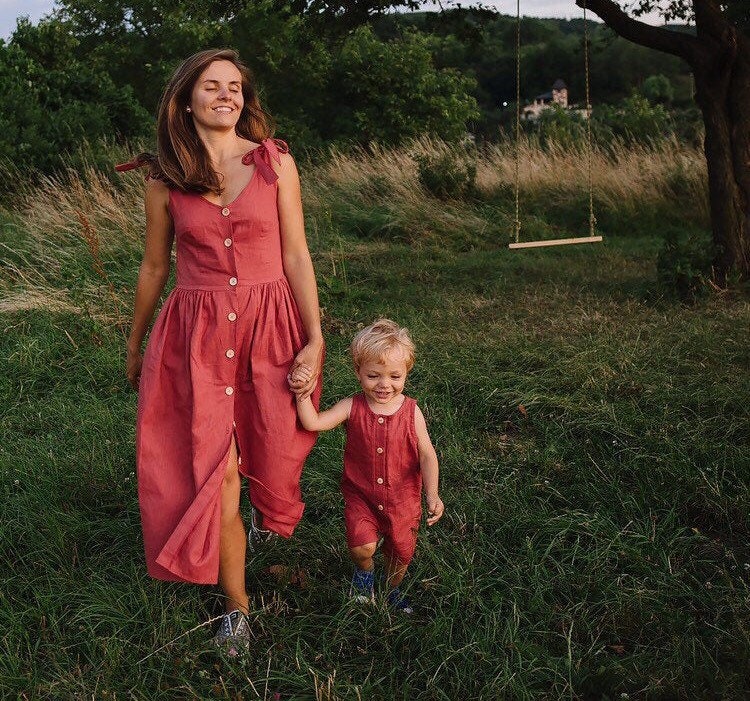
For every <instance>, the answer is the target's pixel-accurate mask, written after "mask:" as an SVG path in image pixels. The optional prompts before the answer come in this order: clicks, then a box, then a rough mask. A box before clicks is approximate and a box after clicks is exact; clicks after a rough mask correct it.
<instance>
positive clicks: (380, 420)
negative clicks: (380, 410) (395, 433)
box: [378, 416, 385, 424]
mask: <svg viewBox="0 0 750 701" xmlns="http://www.w3.org/2000/svg"><path fill="white" fill-rule="evenodd" d="M383 421H385V419H384V418H383V417H382V416H378V423H379V424H382V423H383Z"/></svg>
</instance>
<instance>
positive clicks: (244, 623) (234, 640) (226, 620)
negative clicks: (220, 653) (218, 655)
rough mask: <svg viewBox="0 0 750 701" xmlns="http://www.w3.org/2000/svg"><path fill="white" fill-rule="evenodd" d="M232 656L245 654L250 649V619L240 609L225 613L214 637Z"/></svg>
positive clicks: (216, 643)
mask: <svg viewBox="0 0 750 701" xmlns="http://www.w3.org/2000/svg"><path fill="white" fill-rule="evenodd" d="M213 642H214V645H216V646H217V647H220V648H223V649H224V651H225V652H226V654H227V655H229V656H230V657H239V656H240V655H244V654H245V653H246V652H247V651H248V650H249V649H250V621H248V620H247V616H246V615H245V614H244V613H242V611H240V610H239V609H235V610H234V611H230V612H229V613H225V614H224V615H223V616H222V617H221V623H219V628H218V630H217V631H216V635H214V638H213Z"/></svg>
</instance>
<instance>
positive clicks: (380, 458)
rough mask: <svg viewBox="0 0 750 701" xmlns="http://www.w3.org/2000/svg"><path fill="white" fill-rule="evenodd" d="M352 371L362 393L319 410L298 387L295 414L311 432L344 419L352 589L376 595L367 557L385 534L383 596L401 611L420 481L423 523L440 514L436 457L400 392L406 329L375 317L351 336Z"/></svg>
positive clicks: (406, 359)
mask: <svg viewBox="0 0 750 701" xmlns="http://www.w3.org/2000/svg"><path fill="white" fill-rule="evenodd" d="M350 350H351V354H352V359H353V361H354V371H355V372H356V374H357V379H358V380H359V384H360V385H361V387H362V392H361V393H359V394H355V395H354V396H353V397H348V398H346V399H342V400H341V401H339V402H338V403H336V404H334V405H333V406H332V407H331V408H330V409H327V410H326V411H322V412H320V413H318V412H317V411H316V410H315V407H314V406H313V403H312V401H311V400H310V398H309V397H305V396H304V394H301V393H300V394H297V413H298V415H299V418H300V421H301V423H302V425H303V426H304V427H305V428H306V429H308V430H309V431H327V430H329V429H332V428H334V427H336V426H338V425H339V424H341V423H343V422H346V448H345V451H344V472H343V475H342V477H341V491H342V493H343V495H344V503H345V507H344V518H345V521H346V539H347V544H348V546H349V553H350V555H351V558H352V560H353V562H354V565H355V570H354V575H353V576H352V594H353V595H354V596H355V598H356V599H357V600H359V601H364V600H368V601H369V600H372V599H373V596H374V593H373V592H374V562H373V556H374V555H375V550H376V548H377V546H378V541H379V539H380V538H381V537H382V539H383V553H384V555H385V562H386V574H387V582H388V586H389V587H390V591H389V593H388V603H389V604H390V605H391V606H392V607H394V608H396V609H398V610H400V611H403V612H404V613H411V612H412V609H411V607H410V605H409V602H408V601H407V599H406V597H404V596H403V594H402V593H401V592H400V590H399V588H398V585H399V584H400V583H401V581H402V580H403V578H404V575H405V574H406V568H407V567H408V565H409V562H410V561H411V559H412V557H413V555H414V550H415V547H416V543H417V531H418V529H419V521H420V518H421V515H422V505H421V499H422V494H421V492H422V486H423V485H424V491H425V496H426V499H427V511H428V518H427V525H428V526H432V525H433V524H434V523H436V522H437V521H438V520H439V519H440V517H441V516H442V515H443V509H444V506H443V502H442V501H441V499H440V496H439V495H438V460H437V455H436V453H435V448H433V446H432V442H431V441H430V436H429V435H428V433H427V425H426V424H425V420H424V416H423V415H422V412H421V411H420V409H419V407H418V406H417V404H416V402H415V401H414V400H413V399H411V398H410V397H407V396H406V395H405V394H403V390H404V383H405V382H406V377H407V375H408V373H409V371H410V370H411V369H412V367H413V365H414V343H413V342H412V340H411V338H409V334H408V332H407V330H406V329H404V328H401V327H399V326H398V325H397V324H395V323H394V322H393V321H390V320H389V319H380V320H379V321H376V322H375V323H374V324H372V325H370V326H368V327H367V328H364V329H362V330H361V331H360V332H359V333H358V334H357V335H356V336H355V337H354V340H353V341H352V345H351V348H350ZM310 376H311V375H310V368H308V367H306V366H304V365H301V366H299V367H298V368H297V369H295V371H294V372H293V373H292V375H291V376H290V378H289V384H290V387H291V388H292V390H295V389H298V388H299V387H301V386H303V385H304V383H305V382H306V381H307V379H308V378H309V377H310Z"/></svg>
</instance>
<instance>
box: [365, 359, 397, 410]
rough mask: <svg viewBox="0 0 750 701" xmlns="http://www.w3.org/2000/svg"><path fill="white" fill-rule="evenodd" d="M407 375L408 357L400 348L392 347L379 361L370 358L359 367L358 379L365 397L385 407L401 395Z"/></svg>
mask: <svg viewBox="0 0 750 701" xmlns="http://www.w3.org/2000/svg"><path fill="white" fill-rule="evenodd" d="M406 375H407V370H406V358H405V356H404V352H403V351H402V350H401V349H400V348H394V349H392V350H391V351H389V352H388V353H387V354H386V356H385V357H384V358H381V359H380V360H379V361H376V360H368V361H366V362H364V363H362V364H361V365H360V366H359V368H358V369H357V379H358V380H359V384H360V385H361V386H362V391H363V392H364V393H365V397H367V399H369V400H370V401H371V402H372V403H373V404H378V405H380V406H382V407H383V408H387V407H388V406H389V405H390V404H391V403H392V402H394V400H398V398H399V397H400V396H401V393H402V392H403V391H404V384H405V383H406Z"/></svg>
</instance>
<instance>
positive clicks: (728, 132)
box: [692, 39, 750, 286]
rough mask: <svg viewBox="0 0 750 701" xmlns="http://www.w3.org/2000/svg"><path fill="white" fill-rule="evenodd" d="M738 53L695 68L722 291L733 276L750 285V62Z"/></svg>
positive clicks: (715, 56) (725, 50)
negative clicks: (704, 135)
mask: <svg viewBox="0 0 750 701" xmlns="http://www.w3.org/2000/svg"><path fill="white" fill-rule="evenodd" d="M727 41H730V40H729V39H727ZM737 48H738V49H739V48H740V47H737ZM733 49H734V47H733V46H728V45H727V46H723V47H721V48H720V49H717V50H716V51H713V52H711V53H710V54H709V55H708V56H707V57H706V56H705V55H704V57H703V58H701V59H699V60H698V61H696V62H695V63H694V64H693V66H692V68H693V75H694V76H695V87H696V96H695V99H696V102H697V103H698V106H699V107H700V109H701V112H702V114H703V123H704V125H705V130H706V138H705V142H704V148H705V154H706V164H707V166H708V193H709V202H710V206H711V228H712V230H713V240H714V243H715V244H716V258H715V261H714V266H715V271H716V281H717V282H718V284H719V285H722V286H723V285H724V284H725V283H726V280H727V276H729V275H732V274H733V273H734V274H737V275H738V276H739V277H740V278H743V279H750V62H749V60H748V57H747V56H743V55H742V51H741V50H739V51H737V50H733Z"/></svg>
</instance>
